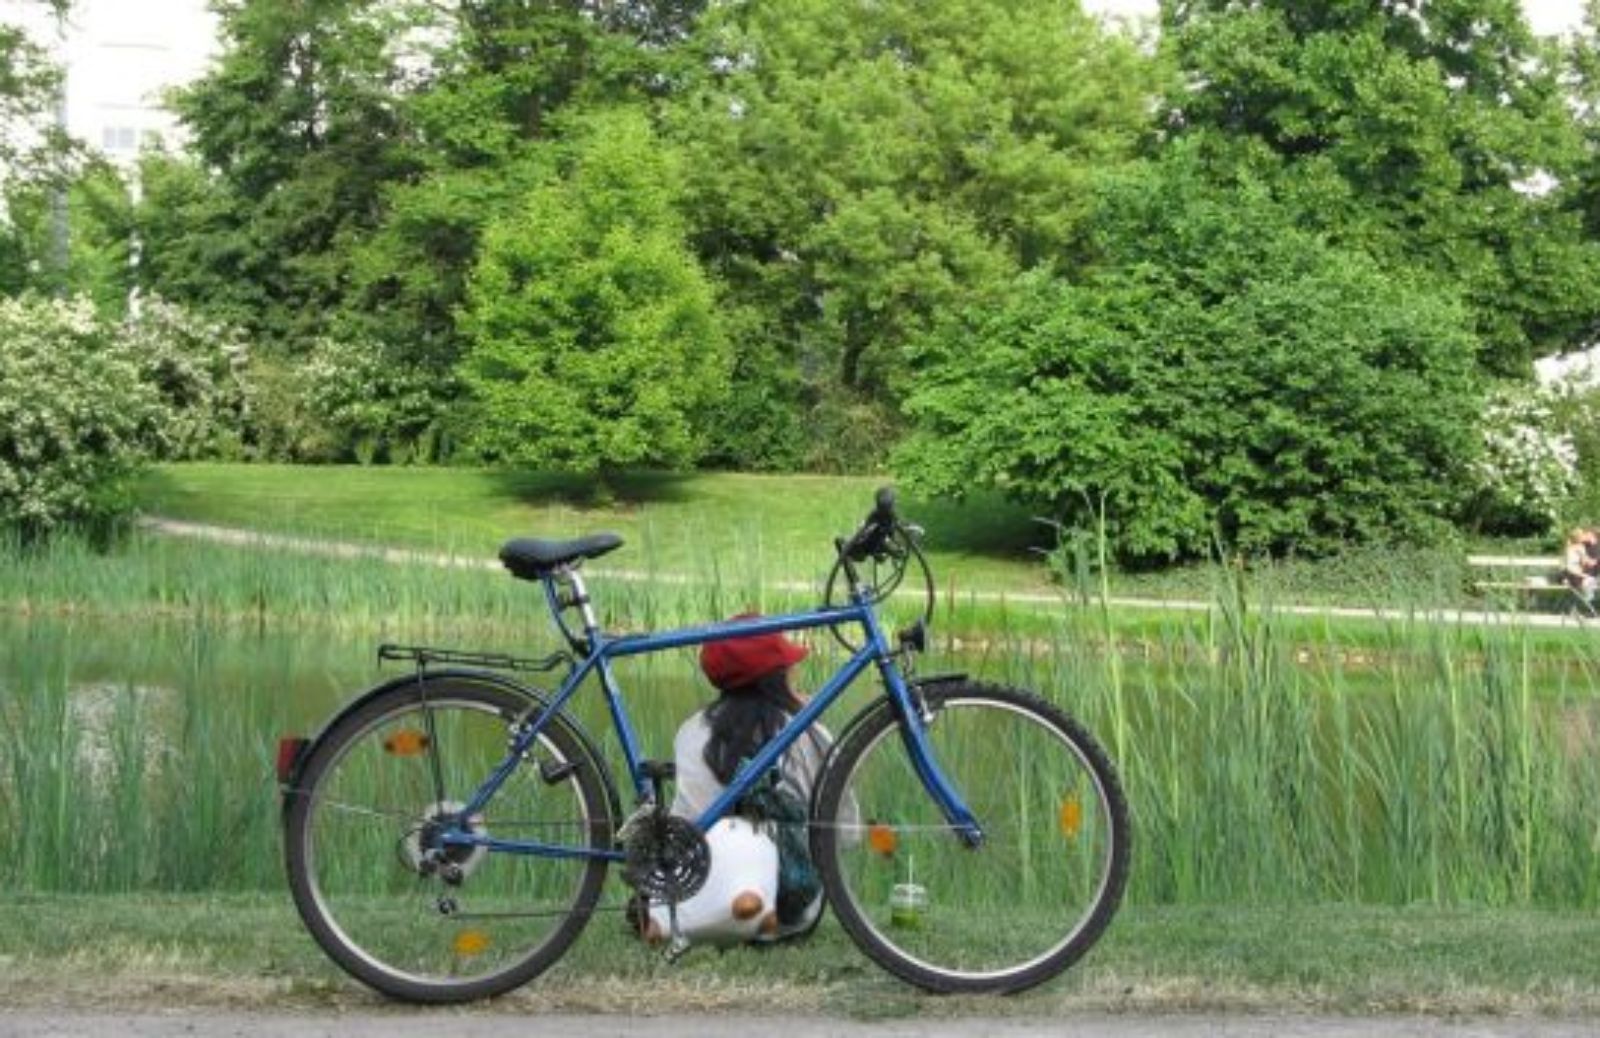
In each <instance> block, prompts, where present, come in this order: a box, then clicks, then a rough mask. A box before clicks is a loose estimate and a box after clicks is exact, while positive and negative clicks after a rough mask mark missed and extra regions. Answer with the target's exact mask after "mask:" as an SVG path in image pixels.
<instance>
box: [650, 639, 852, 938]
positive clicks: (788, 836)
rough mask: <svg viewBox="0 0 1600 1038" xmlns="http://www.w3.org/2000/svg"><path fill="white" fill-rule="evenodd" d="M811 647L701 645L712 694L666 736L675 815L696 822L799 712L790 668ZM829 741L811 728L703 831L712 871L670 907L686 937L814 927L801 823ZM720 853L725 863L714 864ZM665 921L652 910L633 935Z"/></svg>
mask: <svg viewBox="0 0 1600 1038" xmlns="http://www.w3.org/2000/svg"><path fill="white" fill-rule="evenodd" d="M753 616H754V614H748V613H747V614H743V615H741V616H738V617H735V618H734V619H748V618H751V617H753ZM809 651H810V650H808V649H807V648H806V647H805V646H803V645H800V644H798V643H796V642H792V641H790V640H789V639H788V638H785V637H784V636H783V635H782V634H780V633H772V634H760V635H750V636H746V637H742V638H728V639H723V640H721V641H715V642H708V643H706V644H705V645H704V646H702V647H701V650H700V669H701V670H702V671H703V672H704V673H705V676H706V678H707V679H708V680H709V681H710V682H711V684H713V685H714V686H716V688H717V692H718V695H717V698H716V700H714V701H713V702H712V703H711V704H709V705H708V706H706V707H705V708H704V709H702V710H699V711H697V712H695V713H694V714H693V715H691V716H690V717H689V719H688V720H686V721H684V723H683V725H682V726H681V727H680V728H679V729H678V734H677V737H676V738H675V739H674V740H673V745H672V749H673V759H674V763H675V764H676V767H677V792H676V795H675V797H674V798H673V802H672V813H673V814H675V815H680V816H682V817H685V818H691V819H692V818H697V817H699V816H700V814H701V813H702V812H704V811H705V810H706V808H708V807H710V806H711V804H712V803H713V802H714V801H715V800H716V799H717V797H719V796H721V795H722V793H723V791H724V790H725V789H726V788H727V787H728V785H729V784H731V783H732V781H733V778H734V776H735V775H736V774H737V773H738V771H739V769H740V767H741V766H742V765H743V764H744V763H745V762H746V761H748V760H749V759H751V758H752V757H754V756H755V755H756V753H757V752H758V751H759V750H760V749H761V747H762V746H764V745H765V744H766V743H767V742H768V741H769V740H770V739H771V738H772V737H773V736H774V735H776V734H777V733H778V732H779V731H781V730H782V729H783V727H784V725H786V724H788V723H789V720H790V719H791V718H792V717H793V716H794V714H795V713H797V712H798V711H799V710H800V709H801V708H802V707H803V706H805V704H806V702H807V701H808V700H809V698H810V697H809V696H806V695H804V694H802V693H800V692H798V691H796V690H795V687H794V683H793V680H792V678H791V675H790V668H791V667H793V666H794V665H795V664H796V663H799V662H800V661H801V660H803V659H805V658H806V656H807V655H808V654H809ZM831 745H832V737H831V736H830V735H829V734H828V732H827V730H826V729H824V728H823V727H822V726H821V725H815V724H814V725H812V726H811V728H810V729H809V730H808V731H807V732H806V733H805V734H803V735H801V736H800V738H799V740H798V741H797V742H796V743H795V744H794V745H793V746H791V747H790V748H789V750H788V752H787V753H785V754H784V755H783V757H782V758H781V759H780V760H779V762H778V766H777V768H776V769H774V770H773V771H772V772H769V777H768V778H767V779H764V780H763V781H762V782H761V783H758V784H757V786H756V787H755V788H754V789H753V790H752V791H751V792H750V793H749V794H747V795H746V796H745V798H744V799H743V800H742V801H741V802H740V803H739V804H738V805H737V806H736V807H735V809H734V811H733V812H731V813H730V815H729V817H727V818H724V819H723V821H721V822H718V823H717V825H716V826H713V827H712V829H711V831H709V832H708V833H707V834H706V838H707V842H708V843H709V844H710V845H711V849H712V862H711V875H710V877H709V878H708V879H707V882H706V885H705V887H704V888H702V890H701V891H700V893H698V894H696V895H695V896H694V897H692V898H690V899H689V900H688V901H685V902H683V903H682V904H681V905H679V906H678V925H679V927H680V929H681V930H682V931H683V933H684V935H685V936H686V937H688V938H689V939H690V940H691V941H692V940H701V939H705V940H717V941H726V940H729V939H734V940H745V939H753V940H761V941H773V940H782V939H784V938H786V937H794V936H799V935H803V934H806V933H809V932H810V930H811V929H812V927H813V926H814V925H815V924H816V921H817V918H818V917H819V916H820V915H821V913H822V890H821V885H820V880H819V879H818V878H817V873H816V869H815V866H814V865H813V863H812V862H811V859H810V850H809V833H808V832H807V830H806V821H807V818H808V816H809V814H810V810H809V808H810V804H811V791H812V789H813V788H814V787H815V785H816V781H817V777H818V775H819V774H820V772H821V770H822V762H823V760H824V759H825V758H826V757H827V754H828V749H829V747H830V746H831ZM752 821H753V828H754V829H755V830H756V831H757V832H759V833H760V834H762V837H761V838H762V839H763V840H767V841H770V843H771V845H772V850H771V851H768V850H767V849H766V848H764V847H762V846H761V844H760V842H759V841H758V840H755V839H752V837H751V832H750V830H751V829H752ZM719 855H721V856H722V858H723V860H721V861H718V856H719ZM741 870H742V871H743V875H742V877H741V875H740V872H741ZM670 924H671V920H670V916H669V913H668V911H667V907H666V906H665V905H660V904H656V905H651V906H650V912H649V916H648V919H647V920H646V921H645V924H644V927H643V932H642V934H641V935H642V936H643V937H645V939H646V940H650V941H659V940H665V939H667V938H668V937H669V936H670V934H669V933H668V928H669V927H670Z"/></svg>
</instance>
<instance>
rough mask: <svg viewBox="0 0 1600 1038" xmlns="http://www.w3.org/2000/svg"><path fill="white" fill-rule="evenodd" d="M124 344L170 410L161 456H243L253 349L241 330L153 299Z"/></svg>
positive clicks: (130, 325) (130, 324)
mask: <svg viewBox="0 0 1600 1038" xmlns="http://www.w3.org/2000/svg"><path fill="white" fill-rule="evenodd" d="M120 340H121V345H122V347H123V348H124V349H125V350H127V351H128V352H129V354H130V356H131V357H132V358H133V359H134V360H135V362H136V363H137V364H138V365H139V374H140V377H141V378H142V379H143V380H144V381H145V382H147V383H149V384H150V385H151V386H152V387H153V388H154V389H155V391H156V393H157V394H158V395H159V397H160V400H161V403H162V406H163V407H164V408H165V410H166V415H165V417H164V419H163V421H162V423H161V429H160V435H159V438H158V442H156V443H154V444H152V447H153V449H154V450H155V452H156V453H157V454H158V455H159V456H160V457H163V458H169V459H189V458H213V457H237V456H239V454H240V453H241V450H242V441H241V437H242V432H243V429H244V426H245V422H246V419H247V417H248V413H249V405H248V399H247V382H246V369H247V366H248V364H249V349H248V347H247V346H246V344H245V342H244V339H243V338H242V337H241V335H240V334H239V333H238V332H237V331H236V330H234V329H232V328H229V327H228V326H226V325H223V324H219V323H217V322H214V321H208V320H206V319H205V318H202V317H200V316H198V315H196V314H193V313H191V312H189V311H188V310H185V309H184V308H183V307H180V306H177V305H176V304H173V303H168V302H166V301H165V300H162V299H155V298H152V299H147V300H145V301H144V302H143V304H142V305H141V306H140V307H139V308H138V312H137V313H136V314H130V315H129V316H128V318H127V319H126V320H125V321H124V322H123V324H122V328H121V331H120Z"/></svg>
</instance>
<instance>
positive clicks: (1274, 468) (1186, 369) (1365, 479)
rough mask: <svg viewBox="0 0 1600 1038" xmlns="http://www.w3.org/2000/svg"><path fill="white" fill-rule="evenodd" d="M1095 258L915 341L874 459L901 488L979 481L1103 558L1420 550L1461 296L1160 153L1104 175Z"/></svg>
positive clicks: (1459, 422)
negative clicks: (1106, 540) (1064, 528)
mask: <svg viewBox="0 0 1600 1038" xmlns="http://www.w3.org/2000/svg"><path fill="white" fill-rule="evenodd" d="M1101 212H1102V221H1101V224H1100V226H1101V228H1102V237H1101V240H1100V241H1099V242H1098V243H1097V244H1098V246H1099V249H1100V252H1101V254H1102V256H1103V257H1104V260H1103V261H1102V265H1101V266H1100V267H1099V268H1098V269H1096V270H1095V271H1093V272H1092V273H1091V274H1089V275H1088V276H1087V277H1086V278H1085V279H1084V280H1083V281H1082V282H1081V283H1078V284H1068V283H1062V282H1060V281H1057V280H1054V279H1052V278H1050V277H1048V276H1045V275H1043V274H1035V275H1031V276H1027V277H1024V278H1023V279H1021V280H1020V281H1019V283H1018V284H1017V286H1016V290H1015V293H1014V295H1013V298H1012V299H1011V300H1010V301H1009V302H1008V303H1006V304H1004V305H1001V306H997V307H993V308H986V309H981V310H974V311H971V312H969V313H968V315H967V316H966V318H965V319H964V320H960V321H957V322H951V323H947V324H946V325H945V326H944V327H943V328H942V329H941V330H940V331H939V332H938V333H936V334H934V335H932V336H930V337H928V338H927V339H926V340H925V341H924V342H923V343H922V344H921V346H920V349H919V351H918V354H917V358H916V359H917V361H918V363H919V366H920V368H921V377H920V381H919V384H918V388H917V390H916V391H915V392H914V394H913V395H912V397H911V399H910V402H909V408H908V409H909V412H910V414H911V416H912V417H913V419H914V420H915V421H916V422H917V423H918V426H919V430H918V432H917V433H916V434H915V435H914V436H913V437H912V438H911V439H910V440H909V441H908V442H907V443H906V444H904V445H903V448H902V449H901V450H900V451H899V452H898V462H899V465H900V467H901V468H902V470H903V471H904V473H905V474H906V476H907V477H908V478H909V479H910V480H911V481H912V482H914V483H915V484H916V485H917V486H918V487H920V488H921V489H924V490H928V491H933V492H937V493H942V494H948V495H954V496H959V495H961V494H962V493H964V492H965V491H967V490H968V489H970V488H973V487H977V486H996V487H1000V488H1002V489H1004V490H1006V491H1007V492H1009V493H1010V494H1012V495H1014V496H1016V497H1019V498H1022V499H1026V500H1029V501H1032V502H1037V503H1040V504H1043V505H1046V506H1049V507H1051V508H1052V509H1053V511H1054V512H1055V514H1056V516H1057V517H1058V518H1061V519H1063V520H1064V521H1066V522H1067V523H1068V524H1069V525H1084V526H1090V525H1093V524H1092V516H1093V514H1094V512H1095V510H1096V509H1097V508H1098V507H1099V506H1100V504H1101V502H1102V501H1103V502H1104V505H1105V508H1106V511H1107V513H1108V518H1109V520H1110V528H1109V530H1108V534H1109V536H1110V538H1111V542H1112V544H1113V547H1114V548H1115V550H1116V551H1117V552H1118V553H1119V554H1121V555H1123V556H1125V557H1135V558H1151V557H1161V556H1174V555H1184V554H1188V555H1193V554H1199V553H1204V552H1205V551H1206V550H1207V548H1208V546H1209V544H1210V542H1211V541H1212V539H1213V537H1220V538H1221V540H1222V541H1223V542H1224V543H1227V544H1230V545H1234V546H1237V547H1238V548H1240V549H1243V550H1246V551H1259V550H1266V551H1273V552H1284V551H1290V550H1294V551H1297V552H1300V553H1303V554H1322V553H1327V552H1331V551H1336V550H1338V549H1339V548H1341V547H1342V546H1344V545H1345V544H1347V543H1353V544H1361V543H1388V542H1396V541H1408V542H1409V541H1418V542H1420V541H1427V540H1430V539H1433V538H1435V537H1437V536H1438V535H1440V534H1441V533H1442V532H1443V530H1444V527H1445V523H1446V520H1447V519H1449V518H1452V517H1454V515H1455V514H1456V513H1457V511H1458V509H1459V505H1460V503H1461V500H1462V499H1463V497H1464V496H1465V494H1466V485H1467V478H1466V477H1467V468H1468V466H1469V465H1470V463H1471V460H1472V458H1473V456H1474V453H1475V451H1476V444H1475V442H1474V437H1475V435H1476V428H1477V415H1478V407H1479V404H1478V394H1477V390H1476V384H1475V377H1474V374H1473V372H1474V361H1473V356H1474V350H1475V347H1476V345H1477V344H1476V340H1475V339H1474V337H1473V335H1472V334H1471V332H1470V330H1469V324H1468V319H1467V316H1466V314H1465V313H1464V311H1463V310H1462V308H1461V307H1460V306H1459V305H1457V304H1456V303H1455V302H1453V301H1452V300H1450V299H1448V298H1444V297H1442V296H1440V295H1438V294H1436V293H1433V292H1430V291H1428V290H1427V289H1425V288H1423V287H1419V286H1415V285H1412V284H1410V283H1408V281H1407V280H1406V279H1404V278H1403V277H1397V276H1395V275H1394V274H1393V273H1391V272H1386V271H1384V270H1382V269H1380V268H1379V267H1378V266H1377V265H1376V264H1375V263H1374V262H1372V261H1371V260H1369V259H1367V258H1366V257H1365V256H1362V255H1359V254H1353V253H1350V252H1346V251H1341V250H1339V249H1336V248H1333V247H1331V246H1329V245H1327V244H1326V243H1325V242H1323V241H1322V240H1321V239H1319V238H1318V237H1316V236H1314V235H1311V234H1307V233H1305V232H1302V231H1300V230H1298V229H1297V228H1296V227H1295V226H1294V222H1293V220H1292V219H1290V218H1288V217H1287V216H1286V215H1285V214H1284V212H1283V211H1282V210H1281V209H1280V208H1279V207H1278V206H1276V205H1275V204H1274V203H1272V202H1271V201H1270V200H1269V199H1267V198H1265V197H1264V196H1263V195H1261V194H1258V193H1252V192H1250V191H1248V190H1237V191H1232V192H1228V193H1222V192H1218V191H1216V190H1213V189H1208V188H1207V187H1206V186H1205V185H1204V184H1203V182H1202V180H1201V179H1200V178H1198V177H1196V176H1193V175H1191V174H1190V172H1189V171H1188V170H1187V169H1186V168H1185V167H1184V165H1183V164H1182V163H1163V164H1161V165H1158V166H1155V167H1152V168H1150V169H1146V170H1144V171H1141V172H1138V173H1136V174H1135V175H1132V176H1129V177H1127V178H1124V179H1122V180H1119V181H1115V182H1113V183H1111V184H1110V185H1109V186H1108V187H1107V188H1106V189H1105V191H1104V193H1103V195H1102V198H1101Z"/></svg>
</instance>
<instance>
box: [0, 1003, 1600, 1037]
mask: <svg viewBox="0 0 1600 1038" xmlns="http://www.w3.org/2000/svg"><path fill="white" fill-rule="evenodd" d="M0 1014H3V1015H0V1038H45V1036H51V1038H55V1036H58V1035H73V1036H83V1038H193V1036H196V1035H204V1036H207V1038H210V1036H216V1038H324V1036H326V1038H413V1036H415V1038H437V1036H439V1035H441V1034H444V1035H449V1036H450V1038H458V1036H483V1038H613V1036H615V1038H640V1036H649V1038H751V1036H761V1035H781V1036H782V1038H858V1036H859V1038H911V1036H923V1035H928V1036H933V1038H946V1036H957V1035H959V1036H961V1038H969V1036H982V1035H994V1036H996V1038H1036V1036H1038V1038H1043V1036H1046V1035H1048V1036H1050V1038H1061V1036H1071V1038H1211V1036H1218V1038H1357V1036H1363V1038H1364V1036H1367V1035H1395V1036H1403V1038H1511V1036H1518V1038H1521V1036H1527V1038H1594V1036H1595V1035H1597V1034H1600V1020H1585V1019H1574V1020H1564V1019H1543V1018H1531V1017H1530V1018H1518V1017H1499V1018H1492V1019H1472V1020H1454V1019H1442V1020H1441V1019H1432V1018H1426V1017H1330V1016H1288V1015H1262V1016H1148V1015H1120V1014H1119V1015H1110V1016H1105V1015H1079V1014H1074V1015H1071V1016H1062V1017H1054V1018H1050V1019H1035V1020H1019V1019H1003V1020H1002V1019H986V1018H983V1017H963V1018H958V1019H947V1020H925V1019H915V1020H896V1021H882V1022H864V1021H854V1020H843V1019H830V1018H826V1017H805V1018H796V1017H749V1016H725V1015H716V1016H673V1017H630V1016H571V1015H560V1016H527V1015H516V1014H505V1013H496V1014H488V1013H484V1012H481V1011H480V1012H474V1011H470V1010H469V1011H448V1010H446V1011H433V1012H419V1011H416V1010H397V1011H395V1012H392V1013H276V1012H250V1013H214V1012H204V1013H201V1012H192V1011H186V1012H176V1011H175V1012H172V1013H165V1014H163V1013H101V1012H96V1013H80V1012H73V1011H61V1012H52V1011H48V1010H31V1009H30V1010H25V1011H5V1010H0Z"/></svg>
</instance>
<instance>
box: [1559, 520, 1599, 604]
mask: <svg viewBox="0 0 1600 1038" xmlns="http://www.w3.org/2000/svg"><path fill="white" fill-rule="evenodd" d="M1597 552H1600V537H1596V536H1595V532H1594V531H1593V530H1589V529H1585V528H1583V527H1581V526H1579V527H1574V528H1573V529H1572V530H1571V532H1569V533H1568V534H1567V542H1566V546H1565V548H1564V550H1563V551H1562V558H1561V579H1562V580H1564V581H1566V584H1567V586H1568V587H1570V588H1572V590H1573V592H1574V593H1576V594H1577V595H1578V597H1579V598H1581V599H1583V601H1584V602H1585V603H1588V604H1591V605H1592V604H1593V603H1594V594H1595V583H1596V581H1595V573H1596V571H1597V570H1600V558H1597Z"/></svg>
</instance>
